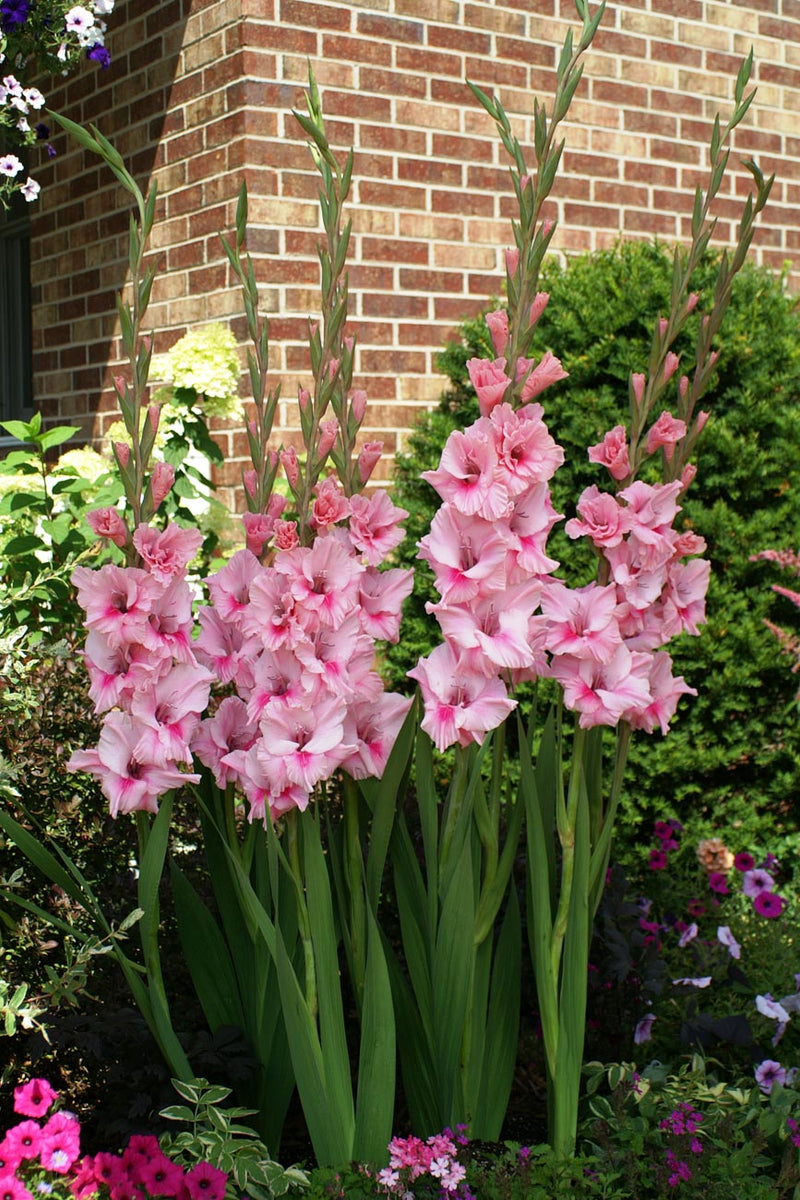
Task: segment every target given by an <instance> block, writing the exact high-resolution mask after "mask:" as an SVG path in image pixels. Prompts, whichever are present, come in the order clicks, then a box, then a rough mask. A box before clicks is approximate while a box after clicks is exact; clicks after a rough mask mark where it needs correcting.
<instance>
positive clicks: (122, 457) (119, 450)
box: [114, 442, 131, 467]
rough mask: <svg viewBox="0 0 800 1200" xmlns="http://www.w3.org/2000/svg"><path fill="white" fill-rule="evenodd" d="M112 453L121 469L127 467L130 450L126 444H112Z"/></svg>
mask: <svg viewBox="0 0 800 1200" xmlns="http://www.w3.org/2000/svg"><path fill="white" fill-rule="evenodd" d="M114 451H115V453H116V455H117V459H118V460H119V465H120V466H121V467H127V465H128V460H129V459H130V456H131V448H130V446H129V445H128V443H127V442H114Z"/></svg>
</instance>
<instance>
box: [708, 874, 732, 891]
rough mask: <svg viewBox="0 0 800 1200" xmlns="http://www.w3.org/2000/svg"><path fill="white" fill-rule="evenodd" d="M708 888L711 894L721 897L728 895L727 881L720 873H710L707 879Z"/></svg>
mask: <svg viewBox="0 0 800 1200" xmlns="http://www.w3.org/2000/svg"><path fill="white" fill-rule="evenodd" d="M708 886H709V887H710V888H711V890H712V892H717V893H719V895H721V896H728V895H730V888H729V887H728V880H727V878H726V877H725V875H724V873H723V872H722V871H712V872H711V874H710V875H709V877H708Z"/></svg>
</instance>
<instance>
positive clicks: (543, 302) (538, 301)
mask: <svg viewBox="0 0 800 1200" xmlns="http://www.w3.org/2000/svg"><path fill="white" fill-rule="evenodd" d="M549 299H550V293H549V292H537V293H536V295H535V296H534V297H533V304H532V305H531V315H530V323H531V327H533V326H534V325H535V324H536V322H537V321H538V320H539V317H540V316H541V315H542V313H543V312H544V310H545V309H546V308H547V302H548V300H549Z"/></svg>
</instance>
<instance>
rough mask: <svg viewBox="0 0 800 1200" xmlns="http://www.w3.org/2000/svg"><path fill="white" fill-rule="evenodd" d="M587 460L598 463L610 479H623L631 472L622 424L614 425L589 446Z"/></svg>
mask: <svg viewBox="0 0 800 1200" xmlns="http://www.w3.org/2000/svg"><path fill="white" fill-rule="evenodd" d="M589 462H594V463H600V465H601V466H603V467H606V468H607V469H608V473H609V474H610V475H611V477H612V479H625V478H626V477H627V476H628V475H630V473H631V461H630V458H629V457H628V441H627V436H626V431H625V426H624V425H615V426H614V428H613V429H610V430H609V431H608V433H607V434H606V435H605V437H604V438H603V440H602V442H598V443H597V445H596V446H590V447H589Z"/></svg>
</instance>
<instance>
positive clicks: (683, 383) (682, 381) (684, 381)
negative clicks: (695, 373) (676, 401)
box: [678, 375, 689, 400]
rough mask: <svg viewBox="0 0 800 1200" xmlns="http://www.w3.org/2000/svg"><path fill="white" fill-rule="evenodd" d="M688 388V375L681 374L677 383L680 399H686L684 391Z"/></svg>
mask: <svg viewBox="0 0 800 1200" xmlns="http://www.w3.org/2000/svg"><path fill="white" fill-rule="evenodd" d="M688 390H689V376H688V375H681V378H680V383H679V384H678V394H679V395H680V398H681V400H685V399H686V393H687V392H688Z"/></svg>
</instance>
